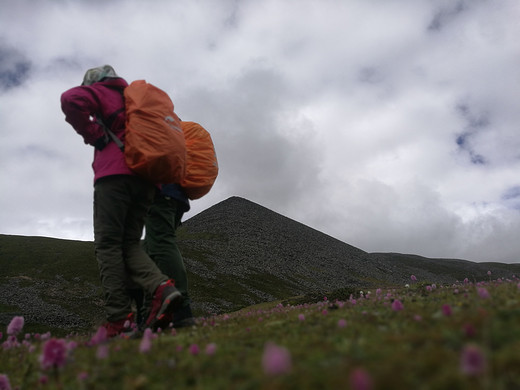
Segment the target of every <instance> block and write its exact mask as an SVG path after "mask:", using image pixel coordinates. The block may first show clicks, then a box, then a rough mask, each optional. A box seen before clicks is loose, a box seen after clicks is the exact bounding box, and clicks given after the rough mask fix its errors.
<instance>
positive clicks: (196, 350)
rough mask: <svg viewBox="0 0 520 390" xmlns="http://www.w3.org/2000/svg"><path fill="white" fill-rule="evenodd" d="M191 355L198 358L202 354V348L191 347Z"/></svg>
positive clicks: (194, 345)
mask: <svg viewBox="0 0 520 390" xmlns="http://www.w3.org/2000/svg"><path fill="white" fill-rule="evenodd" d="M190 353H191V354H192V355H193V356H196V355H198V354H199V353H200V348H199V346H198V345H197V344H191V345H190Z"/></svg>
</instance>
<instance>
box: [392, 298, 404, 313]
mask: <svg viewBox="0 0 520 390" xmlns="http://www.w3.org/2000/svg"><path fill="white" fill-rule="evenodd" d="M403 309H404V305H403V303H402V302H401V301H400V300H399V299H396V300H395V301H393V302H392V310H393V311H401V310H403Z"/></svg>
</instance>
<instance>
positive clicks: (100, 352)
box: [96, 344, 109, 360]
mask: <svg viewBox="0 0 520 390" xmlns="http://www.w3.org/2000/svg"><path fill="white" fill-rule="evenodd" d="M108 353H109V351H108V345H106V344H99V345H98V347H97V351H96V358H98V359H99V360H105V359H106V358H108Z"/></svg>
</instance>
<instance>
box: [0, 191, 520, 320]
mask: <svg viewBox="0 0 520 390" xmlns="http://www.w3.org/2000/svg"><path fill="white" fill-rule="evenodd" d="M178 243H179V247H180V249H181V252H182V253H183V256H184V258H185V262H186V268H187V270H188V276H189V280H190V291H191V295H192V300H193V307H194V311H195V314H196V315H207V314H208V313H222V312H227V311H232V310H237V309H240V308H242V307H245V306H249V305H252V304H256V303H262V302H266V301H272V300H279V299H287V298H290V297H294V296H302V295H307V296H311V297H319V296H322V295H321V294H327V293H329V292H331V291H334V290H340V289H341V290H344V291H345V292H348V291H358V290H360V289H365V290H366V289H370V288H375V287H381V286H388V285H396V286H403V285H404V284H406V283H410V275H412V274H413V275H415V276H416V277H417V279H418V280H419V281H423V282H429V283H438V284H442V283H450V284H451V283H454V282H455V281H456V280H462V279H464V278H466V277H467V278H469V279H471V280H484V279H488V278H489V276H488V275H487V272H488V271H491V272H492V275H493V278H497V277H506V278H507V277H511V276H512V275H513V274H515V273H516V274H517V275H520V264H500V263H474V262H471V261H466V260H456V259H429V258H424V257H420V256H415V255H406V254H396V253H367V252H365V251H363V250H361V249H358V248H355V247H353V246H351V245H348V244H346V243H344V242H341V241H339V240H337V239H335V238H332V237H330V236H328V235H326V234H323V233H321V232H319V231H317V230H315V229H312V228H310V227H308V226H305V225H303V224H301V223H298V222H296V221H294V220H291V219H289V218H287V217H285V216H283V215H280V214H278V213H275V212H273V211H271V210H269V209H267V208H265V207H263V206H260V205H258V204H256V203H253V202H250V201H248V200H246V199H243V198H239V197H232V198H229V199H227V200H224V201H223V202H221V203H218V204H216V205H214V206H212V207H210V208H209V209H207V210H205V211H203V212H202V213H200V214H198V215H196V216H194V217H192V218H190V219H189V220H187V221H186V222H185V223H184V224H183V226H182V227H181V228H180V229H179V231H178ZM0 269H2V271H1V273H0V324H6V323H7V321H8V320H9V319H10V318H11V317H12V316H13V315H24V316H25V317H26V321H27V322H28V323H34V324H37V325H38V324H39V325H41V326H44V327H45V326H51V327H58V328H59V327H61V328H65V329H82V328H85V327H89V326H92V325H93V324H95V323H96V322H99V321H102V316H103V310H102V292H101V288H100V285H99V277H98V274H97V263H96V260H95V258H94V249H93V243H91V242H78V241H68V240H58V239H51V238H43V237H21V236H6V235H0ZM309 299H312V298H309Z"/></svg>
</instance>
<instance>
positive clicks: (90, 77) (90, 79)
mask: <svg viewBox="0 0 520 390" xmlns="http://www.w3.org/2000/svg"><path fill="white" fill-rule="evenodd" d="M105 77H119V76H118V75H117V74H116V71H115V70H114V68H112V67H111V66H110V65H103V66H98V67H97V68H92V69H89V70H87V72H86V73H85V76H84V77H83V83H82V84H81V85H92V84H94V83H97V82H98V81H101V80H103V79H104V78H105Z"/></svg>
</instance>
